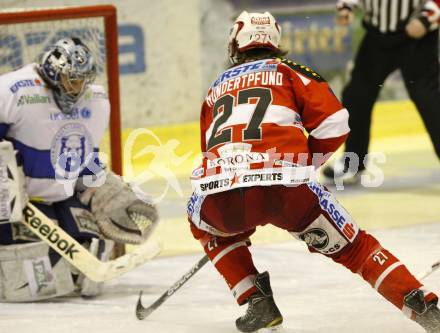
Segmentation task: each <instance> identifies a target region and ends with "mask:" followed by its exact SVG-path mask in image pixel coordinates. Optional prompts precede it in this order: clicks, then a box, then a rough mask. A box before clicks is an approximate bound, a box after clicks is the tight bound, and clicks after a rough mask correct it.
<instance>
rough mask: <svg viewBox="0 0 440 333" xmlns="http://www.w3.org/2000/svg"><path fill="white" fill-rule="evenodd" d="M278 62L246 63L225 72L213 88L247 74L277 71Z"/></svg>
mask: <svg viewBox="0 0 440 333" xmlns="http://www.w3.org/2000/svg"><path fill="white" fill-rule="evenodd" d="M277 66H278V62H277V61H276V62H274V60H272V59H271V60H262V61H255V62H251V63H246V64H243V65H240V66H237V67H234V68H232V69H230V70H228V71H226V72H224V73H223V74H222V75H220V77H219V78H218V79H217V80H216V81H215V82H214V84H213V85H212V86H213V87H216V86H218V85H219V84H220V83H222V82H224V81H226V80H230V79H233V78H236V77H239V76H242V75H245V74H250V73H255V72H267V71H276V70H277Z"/></svg>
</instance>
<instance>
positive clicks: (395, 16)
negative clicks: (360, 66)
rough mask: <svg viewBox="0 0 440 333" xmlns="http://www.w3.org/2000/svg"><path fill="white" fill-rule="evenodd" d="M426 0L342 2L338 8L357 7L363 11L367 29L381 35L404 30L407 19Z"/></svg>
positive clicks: (355, 0) (360, 0) (358, 0)
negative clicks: (377, 31) (378, 32)
mask: <svg viewBox="0 0 440 333" xmlns="http://www.w3.org/2000/svg"><path fill="white" fill-rule="evenodd" d="M425 2H426V0H342V1H339V2H338V6H340V5H343V6H346V7H349V8H353V7H356V6H359V7H361V8H362V9H363V11H364V18H363V21H364V24H365V26H366V27H367V28H372V29H374V30H379V31H380V32H381V33H393V32H400V31H403V30H404V29H405V25H406V23H408V20H409V18H410V17H411V16H412V15H413V14H414V13H415V12H418V11H419V10H420V9H421V8H422V6H423V5H424V3H425Z"/></svg>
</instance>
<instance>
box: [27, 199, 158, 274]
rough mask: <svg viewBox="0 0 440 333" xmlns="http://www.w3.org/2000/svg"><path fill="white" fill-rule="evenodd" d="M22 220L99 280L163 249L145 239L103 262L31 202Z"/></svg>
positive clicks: (77, 265) (68, 259)
mask: <svg viewBox="0 0 440 333" xmlns="http://www.w3.org/2000/svg"><path fill="white" fill-rule="evenodd" d="M22 223H23V224H25V225H26V226H27V227H28V228H29V229H30V230H31V231H32V232H33V233H34V234H36V235H37V236H38V237H39V238H40V239H41V240H42V241H44V242H46V243H47V244H48V245H49V246H50V247H51V248H52V249H54V250H55V251H56V252H57V253H59V254H60V255H61V256H62V257H63V258H64V259H66V260H67V261H68V262H69V263H71V264H72V265H73V266H75V267H76V268H77V269H78V270H79V271H81V272H82V273H83V274H84V275H85V276H87V277H88V278H90V279H91V280H93V281H96V282H102V281H106V280H111V279H114V278H116V277H118V276H120V275H122V274H124V273H126V272H129V271H131V270H133V269H135V268H136V267H139V266H141V265H142V264H144V263H145V262H146V261H148V260H150V259H152V258H154V257H155V256H157V255H158V254H159V252H160V247H159V246H158V245H157V244H156V243H154V244H152V243H150V242H146V243H144V244H142V245H141V246H139V247H137V248H136V249H135V250H133V251H132V252H130V253H127V254H126V255H123V256H122V257H119V258H117V259H115V260H110V261H107V262H102V261H100V260H98V258H96V257H95V256H94V255H92V254H91V253H90V252H89V251H87V250H86V249H85V248H84V247H83V246H82V245H81V244H80V243H78V242H77V241H76V240H75V239H73V238H72V237H71V236H70V235H69V234H68V233H66V232H65V231H64V230H63V229H61V228H60V227H59V226H57V225H56V224H55V223H54V222H53V221H52V220H51V219H49V218H48V217H47V216H46V215H44V214H43V213H42V212H41V211H40V210H39V209H37V208H36V207H35V206H34V205H32V204H31V203H28V204H27V205H26V207H25V208H24V209H23V220H22Z"/></svg>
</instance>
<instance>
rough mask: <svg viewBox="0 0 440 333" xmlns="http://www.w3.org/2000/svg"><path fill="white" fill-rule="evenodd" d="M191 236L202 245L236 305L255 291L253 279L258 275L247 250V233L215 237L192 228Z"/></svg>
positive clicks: (248, 242) (248, 234) (248, 243)
mask: <svg viewBox="0 0 440 333" xmlns="http://www.w3.org/2000/svg"><path fill="white" fill-rule="evenodd" d="M191 230H192V231H193V235H194V237H195V238H196V239H198V240H199V241H200V243H202V245H203V248H204V250H205V253H206V254H207V255H208V257H209V259H210V260H211V262H212V263H213V265H214V266H215V268H216V269H217V270H218V272H219V273H220V274H221V275H222V276H223V278H224V279H225V280H226V283H227V284H228V286H229V288H230V289H231V291H232V294H233V295H234V297H235V299H236V300H237V302H238V304H243V303H244V302H245V301H246V300H247V298H248V297H249V296H250V295H252V294H253V293H254V292H256V291H257V288H256V287H255V285H254V278H255V276H256V275H257V274H258V271H257V269H256V268H255V266H254V263H253V261H252V255H251V253H250V251H249V249H248V246H249V245H250V241H249V238H248V237H249V236H250V235H251V234H252V233H253V232H254V231H251V232H247V233H243V234H240V235H237V236H233V237H217V236H213V235H211V234H209V233H206V232H200V230H197V229H195V227H192V228H191Z"/></svg>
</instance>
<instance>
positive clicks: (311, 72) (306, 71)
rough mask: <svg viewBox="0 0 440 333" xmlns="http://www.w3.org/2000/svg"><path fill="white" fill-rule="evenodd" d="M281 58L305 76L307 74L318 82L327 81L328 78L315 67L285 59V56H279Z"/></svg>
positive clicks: (282, 61)
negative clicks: (316, 70)
mask: <svg viewBox="0 0 440 333" xmlns="http://www.w3.org/2000/svg"><path fill="white" fill-rule="evenodd" d="M279 60H280V61H281V63H283V64H285V65H287V66H289V67H290V68H291V69H293V70H294V71H297V72H299V73H301V74H303V75H304V76H307V77H308V78H309V79H312V80H315V81H318V82H326V80H325V79H324V78H323V77H322V76H321V75H319V74H318V73H316V72H315V71H314V70H313V69H311V68H309V67H307V66H305V65H301V64H298V63H296V62H294V61H292V60H289V59H284V58H279Z"/></svg>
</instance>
